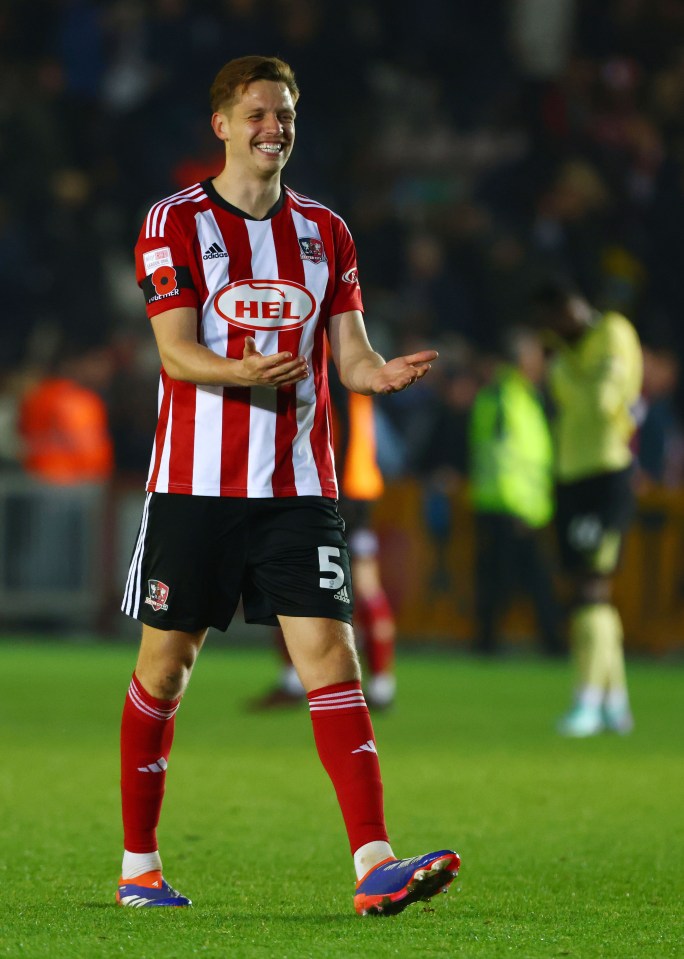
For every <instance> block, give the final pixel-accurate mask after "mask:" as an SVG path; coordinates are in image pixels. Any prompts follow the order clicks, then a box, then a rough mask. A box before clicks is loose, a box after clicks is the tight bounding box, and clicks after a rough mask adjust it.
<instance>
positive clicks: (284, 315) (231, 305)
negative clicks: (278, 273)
mask: <svg viewBox="0 0 684 959" xmlns="http://www.w3.org/2000/svg"><path fill="white" fill-rule="evenodd" d="M214 306H215V307H216V312H217V313H218V314H219V316H222V317H223V319H224V320H226V321H227V322H228V323H231V324H232V325H233V326H239V327H241V328H242V329H243V330H294V329H297V327H299V326H303V325H304V324H305V323H306V321H307V320H309V319H311V317H312V316H313V315H314V313H315V312H316V301H315V299H314V298H313V296H312V295H311V294H310V293H309V291H308V290H307V289H306V287H304V286H300V285H299V283H293V282H292V281H291V280H238V281H237V282H236V283H231V284H230V285H229V286H226V287H224V289H222V290H219V292H218V293H217V294H216V297H215V299H214Z"/></svg>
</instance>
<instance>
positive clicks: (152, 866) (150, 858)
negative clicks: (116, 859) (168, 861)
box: [121, 849, 162, 879]
mask: <svg viewBox="0 0 684 959" xmlns="http://www.w3.org/2000/svg"><path fill="white" fill-rule="evenodd" d="M161 868H162V861H161V856H160V855H159V850H158V849H155V850H154V852H129V851H128V850H127V849H124V854H123V862H122V863H121V875H122V877H123V878H124V879H135V878H137V877H138V876H143V875H144V874H145V873H146V872H154V871H155V870H156V869H159V870H161Z"/></svg>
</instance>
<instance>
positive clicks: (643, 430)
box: [636, 346, 684, 489]
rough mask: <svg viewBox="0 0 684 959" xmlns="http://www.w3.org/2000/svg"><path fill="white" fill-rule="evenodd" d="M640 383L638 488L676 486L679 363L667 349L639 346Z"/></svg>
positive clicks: (680, 441) (681, 441)
mask: <svg viewBox="0 0 684 959" xmlns="http://www.w3.org/2000/svg"><path fill="white" fill-rule="evenodd" d="M642 352H643V360H644V382H643V389H642V395H641V401H640V404H639V410H638V421H639V424H640V425H639V431H638V434H637V444H636V445H637V463H638V467H639V485H640V486H641V488H642V489H643V488H645V487H648V486H649V485H652V484H653V483H656V484H659V485H664V486H676V485H679V484H680V483H681V482H682V479H683V478H684V474H683V471H682V469H683V466H684V463H683V453H684V449H683V447H684V434H683V433H682V424H681V422H680V420H679V418H678V416H677V414H676V410H675V405H674V397H675V393H676V390H677V386H678V383H679V361H678V359H677V357H676V356H675V355H674V353H673V352H672V351H671V350H669V349H653V348H652V347H649V346H644V347H643V350H642Z"/></svg>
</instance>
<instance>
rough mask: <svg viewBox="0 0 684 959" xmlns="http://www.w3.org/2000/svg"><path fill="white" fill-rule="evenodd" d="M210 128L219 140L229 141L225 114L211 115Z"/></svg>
mask: <svg viewBox="0 0 684 959" xmlns="http://www.w3.org/2000/svg"><path fill="white" fill-rule="evenodd" d="M211 128H212V130H213V131H214V133H215V134H216V136H217V137H218V138H219V140H224V141H225V140H230V124H229V123H228V117H227V116H226V115H225V113H214V114H212V117H211Z"/></svg>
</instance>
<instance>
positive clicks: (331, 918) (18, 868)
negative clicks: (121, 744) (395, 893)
mask: <svg viewBox="0 0 684 959" xmlns="http://www.w3.org/2000/svg"><path fill="white" fill-rule="evenodd" d="M134 656H135V653H134V650H133V649H132V648H131V647H130V646H105V645H71V644H68V643H63V642H55V643H49V644H48V643H38V642H35V643H31V642H21V643H20V642H18V641H16V640H15V641H9V640H5V641H4V642H1V643H0V813H1V817H0V836H1V837H2V844H1V847H0V850H1V852H0V874H1V878H2V882H1V884H0V956H7V957H12V959H15V957H30V959H43V957H46V959H47V957H50V959H62V957H65V959H66V957H69V959H94V957H102V959H109V957H115V956H116V957H120V956H126V957H129V959H185V957H193V956H201V957H211V959H213V957H217V959H218V957H226V956H231V957H236V959H252V957H264V959H266V957H269V959H270V957H273V959H319V957H321V959H323V957H335V959H337V957H340V959H389V957H396V956H399V957H409V956H420V957H421V959H437V957H440V959H441V957H451V956H454V957H465V959H471V957H472V959H479V957H483V959H498V957H504V956H506V957H508V956H512V955H515V956H517V957H523V959H537V957H544V959H553V957H575V959H594V957H597V959H598V957H600V959H613V957H615V959H632V957H634V959H636V957H639V959H661V957H662V959H664V957H672V956H682V957H684V922H683V918H682V917H683V914H684V841H683V840H684V814H683V812H682V808H683V807H682V799H683V797H684V769H683V761H682V746H683V744H684V736H683V732H684V729H683V726H684V723H683V721H682V715H683V714H682V692H681V690H682V684H683V680H684V669H682V666H681V665H679V666H672V665H669V666H666V665H664V664H654V663H642V662H639V663H631V664H630V680H631V689H632V699H633V704H634V710H635V715H636V721H637V728H636V730H635V732H634V733H633V734H632V735H631V736H629V737H626V738H618V737H614V736H612V737H611V736H603V737H599V738H596V739H592V740H586V741H570V742H567V741H563V740H560V739H559V738H558V737H557V736H556V735H555V733H554V731H553V724H554V720H555V718H556V716H557V714H558V712H559V711H560V710H562V709H563V707H564V706H565V705H566V702H567V696H568V688H569V670H568V666H567V664H564V663H545V662H544V663H543V662H539V661H534V660H513V661H511V660H503V661H498V662H492V663H489V662H487V663H481V662H476V661H473V660H469V659H466V658H463V657H460V656H450V655H448V654H439V655H437V654H435V655H428V654H422V655H418V654H408V653H407V654H404V655H403V656H401V657H400V662H399V683H400V695H399V700H398V704H397V706H396V708H395V709H394V710H393V711H392V712H391V713H389V714H386V715H385V714H383V715H379V716H376V717H375V728H376V734H377V738H378V743H379V752H380V758H381V762H382V765H383V774H384V780H385V793H386V804H387V819H388V825H389V829H390V833H391V835H392V839H393V843H394V847H395V851H396V852H397V854H398V855H400V856H407V855H416V854H418V853H423V852H426V851H428V850H430V849H437V848H441V847H443V846H451V845H453V846H454V847H455V848H456V849H457V850H458V851H459V852H460V853H461V856H462V858H463V866H462V869H461V875H460V876H459V878H458V879H457V880H456V882H455V883H454V884H453V886H452V889H451V892H450V894H449V895H448V896H441V897H438V898H437V899H436V900H434V901H433V903H434V904H431V905H430V906H429V907H425V908H424V907H423V906H422V905H421V904H417V905H415V906H412V907H410V908H409V909H408V910H407V911H406V912H404V913H403V914H402V915H400V916H397V917H393V918H390V919H373V918H366V919H359V918H358V917H356V916H355V915H354V913H353V907H352V893H353V872H352V868H351V862H350V858H349V855H348V850H347V848H346V839H345V835H344V831H343V828H342V822H341V817H340V815H339V811H338V809H337V806H336V802H335V799H334V794H333V791H332V787H331V785H330V783H329V781H328V779H327V777H326V776H325V773H324V772H323V770H322V768H321V767H320V766H319V764H318V760H317V757H316V754H315V750H314V746H313V739H312V735H311V730H310V724H309V719H308V716H307V712H306V709H305V708H302V709H297V710H293V711H288V712H278V713H270V714H253V713H249V712H247V711H246V710H245V708H244V703H245V700H246V699H247V698H249V697H250V696H251V695H254V694H256V693H258V692H260V691H261V690H263V688H264V687H265V686H266V685H267V684H268V683H269V681H270V680H271V679H272V677H273V675H274V672H275V664H274V661H273V657H272V655H271V654H270V653H269V652H268V651H265V650H258V651H256V652H251V651H250V652H247V651H244V650H227V649H220V650H219V649H211V648H207V649H206V650H205V651H204V652H203V654H202V657H201V658H200V661H199V664H198V666H197V668H196V672H195V676H194V677H193V681H192V683H191V686H190V690H189V692H188V694H187V696H186V698H185V700H184V702H183V705H182V707H181V710H180V712H179V718H178V724H177V733H176V743H175V746H174V752H173V754H172V757H171V763H170V770H169V778H168V784H167V799H166V805H165V810H164V815H163V818H162V825H161V829H160V840H161V849H162V854H163V856H164V865H165V873H166V875H167V877H168V879H169V881H170V882H171V883H172V884H173V885H175V886H176V887H177V888H179V889H180V890H181V891H182V892H185V893H186V894H187V895H189V896H190V897H191V898H192V899H193V900H194V902H195V905H194V907H193V908H192V909H190V910H139V911H138V910H124V909H121V908H118V907H116V906H115V905H114V898H113V897H114V887H115V883H116V879H117V877H118V870H119V865H120V852H121V850H120V842H121V838H120V836H121V829H120V819H119V807H118V733H119V717H120V712H121V706H122V703H123V697H124V694H125V690H126V687H127V684H128V680H129V677H130V673H131V670H132V666H133V661H134Z"/></svg>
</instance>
